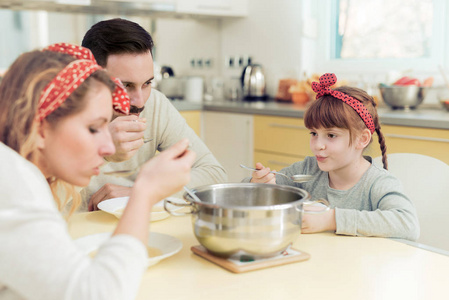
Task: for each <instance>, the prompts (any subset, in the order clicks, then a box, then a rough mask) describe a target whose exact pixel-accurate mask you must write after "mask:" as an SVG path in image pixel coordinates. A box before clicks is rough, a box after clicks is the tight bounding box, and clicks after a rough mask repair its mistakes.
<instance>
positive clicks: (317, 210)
mask: <svg viewBox="0 0 449 300" xmlns="http://www.w3.org/2000/svg"><path fill="white" fill-rule="evenodd" d="M302 204H303V209H302V210H301V211H302V212H303V213H306V214H321V213H324V212H326V211H329V210H330V203H329V201H327V200H326V199H318V200H313V201H310V200H307V201H304V202H303V203H302ZM315 204H320V205H318V206H317V207H314V209H313V210H305V209H304V205H315Z"/></svg>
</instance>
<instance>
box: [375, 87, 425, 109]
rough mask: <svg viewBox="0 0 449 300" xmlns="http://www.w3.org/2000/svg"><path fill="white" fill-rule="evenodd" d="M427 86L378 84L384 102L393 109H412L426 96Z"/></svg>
mask: <svg viewBox="0 0 449 300" xmlns="http://www.w3.org/2000/svg"><path fill="white" fill-rule="evenodd" d="M428 89H429V88H428V87H420V86H417V85H406V86H399V85H384V84H380V85H379V90H380V93H381V95H382V98H383V100H384V102H385V103H386V104H387V105H388V106H390V107H391V108H393V109H414V108H416V107H417V106H418V105H420V104H421V103H422V102H423V100H424V97H425V96H426V93H427V90H428Z"/></svg>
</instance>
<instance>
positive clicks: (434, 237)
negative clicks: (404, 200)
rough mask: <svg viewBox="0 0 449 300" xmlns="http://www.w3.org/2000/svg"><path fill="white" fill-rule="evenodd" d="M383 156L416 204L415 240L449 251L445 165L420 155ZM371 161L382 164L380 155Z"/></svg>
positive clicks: (448, 190) (448, 177)
mask: <svg viewBox="0 0 449 300" xmlns="http://www.w3.org/2000/svg"><path fill="white" fill-rule="evenodd" d="M448 155H449V153H448ZM387 157H388V170H389V171H390V172H391V173H392V174H393V175H394V176H396V177H397V178H398V179H399V180H400V181H401V182H402V185H403V187H404V191H405V193H406V195H407V196H408V197H410V199H411V200H412V202H413V204H414V205H415V207H416V210H417V213H418V218H419V222H420V226H421V235H420V237H419V239H418V241H417V242H418V243H422V244H425V245H429V246H432V247H436V248H440V249H443V250H446V251H449V234H448V230H449V166H448V165H447V164H446V163H444V162H442V161H440V160H438V159H436V158H433V157H430V156H425V155H421V154H414V153H393V154H388V155H387ZM373 163H375V164H377V165H379V166H382V157H376V158H374V160H373Z"/></svg>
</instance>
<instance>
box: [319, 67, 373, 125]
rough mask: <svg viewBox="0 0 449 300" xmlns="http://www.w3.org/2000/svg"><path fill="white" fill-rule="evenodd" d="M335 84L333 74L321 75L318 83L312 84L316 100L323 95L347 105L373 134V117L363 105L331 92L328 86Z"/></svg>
mask: <svg viewBox="0 0 449 300" xmlns="http://www.w3.org/2000/svg"><path fill="white" fill-rule="evenodd" d="M336 82H337V76H335V74H334V73H326V74H323V75H321V77H320V82H319V83H318V82H312V89H313V91H314V92H315V93H317V95H316V98H317V99H318V98H321V97H322V96H324V95H331V96H333V97H334V98H337V99H340V100H341V101H343V102H344V103H346V104H348V105H349V106H351V107H352V108H353V109H354V110H355V111H356V112H357V113H358V114H359V116H360V118H362V120H363V122H364V123H365V125H366V127H368V129H369V130H370V131H371V134H373V133H374V130H375V126H374V122H373V117H372V116H371V114H370V113H369V112H368V110H367V109H366V107H365V105H363V104H362V103H361V102H360V101H358V100H357V99H354V98H353V97H351V96H349V95H346V94H345V93H343V92H340V91H335V90H331V89H330V86H332V85H334V84H335V83H336Z"/></svg>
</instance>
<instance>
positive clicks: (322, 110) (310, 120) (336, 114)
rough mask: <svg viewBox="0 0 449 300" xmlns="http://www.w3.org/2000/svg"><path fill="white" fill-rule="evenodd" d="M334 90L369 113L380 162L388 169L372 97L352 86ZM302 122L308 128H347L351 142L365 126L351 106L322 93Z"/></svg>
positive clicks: (384, 145)
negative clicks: (375, 135)
mask: <svg viewBox="0 0 449 300" xmlns="http://www.w3.org/2000/svg"><path fill="white" fill-rule="evenodd" d="M334 90H336V91H340V92H343V93H345V94H346V95H348V96H351V97H353V98H354V99H356V100H358V101H360V102H361V103H362V104H363V105H364V106H365V107H366V109H367V110H368V112H369V113H370V114H371V117H372V118H373V122H374V126H375V131H376V133H377V137H378V141H379V145H380V150H381V152H382V162H383V165H384V168H385V169H388V161H387V146H386V144H385V137H384V135H383V134H382V132H381V130H380V128H381V126H380V122H379V116H378V114H377V109H376V102H374V99H373V98H372V97H371V96H370V95H368V94H367V93H366V92H365V91H363V90H361V89H358V88H354V87H349V86H342V87H339V88H336V89H334ZM304 124H305V126H306V127H307V128H309V129H312V128H332V127H337V128H343V129H348V130H349V135H350V143H352V141H353V139H354V138H355V136H356V134H358V133H359V132H361V131H362V130H364V129H366V128H367V127H366V124H365V123H364V122H363V120H362V119H361V118H360V116H359V115H358V113H357V112H356V111H355V110H354V109H353V108H352V107H351V106H349V105H348V104H346V103H344V102H343V101H341V100H340V99H337V98H335V97H333V96H331V95H324V96H322V97H320V98H319V99H317V100H316V101H313V102H312V104H311V105H310V106H309V108H308V109H307V110H306V112H305V114H304ZM371 142H372V137H371V141H370V143H371Z"/></svg>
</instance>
